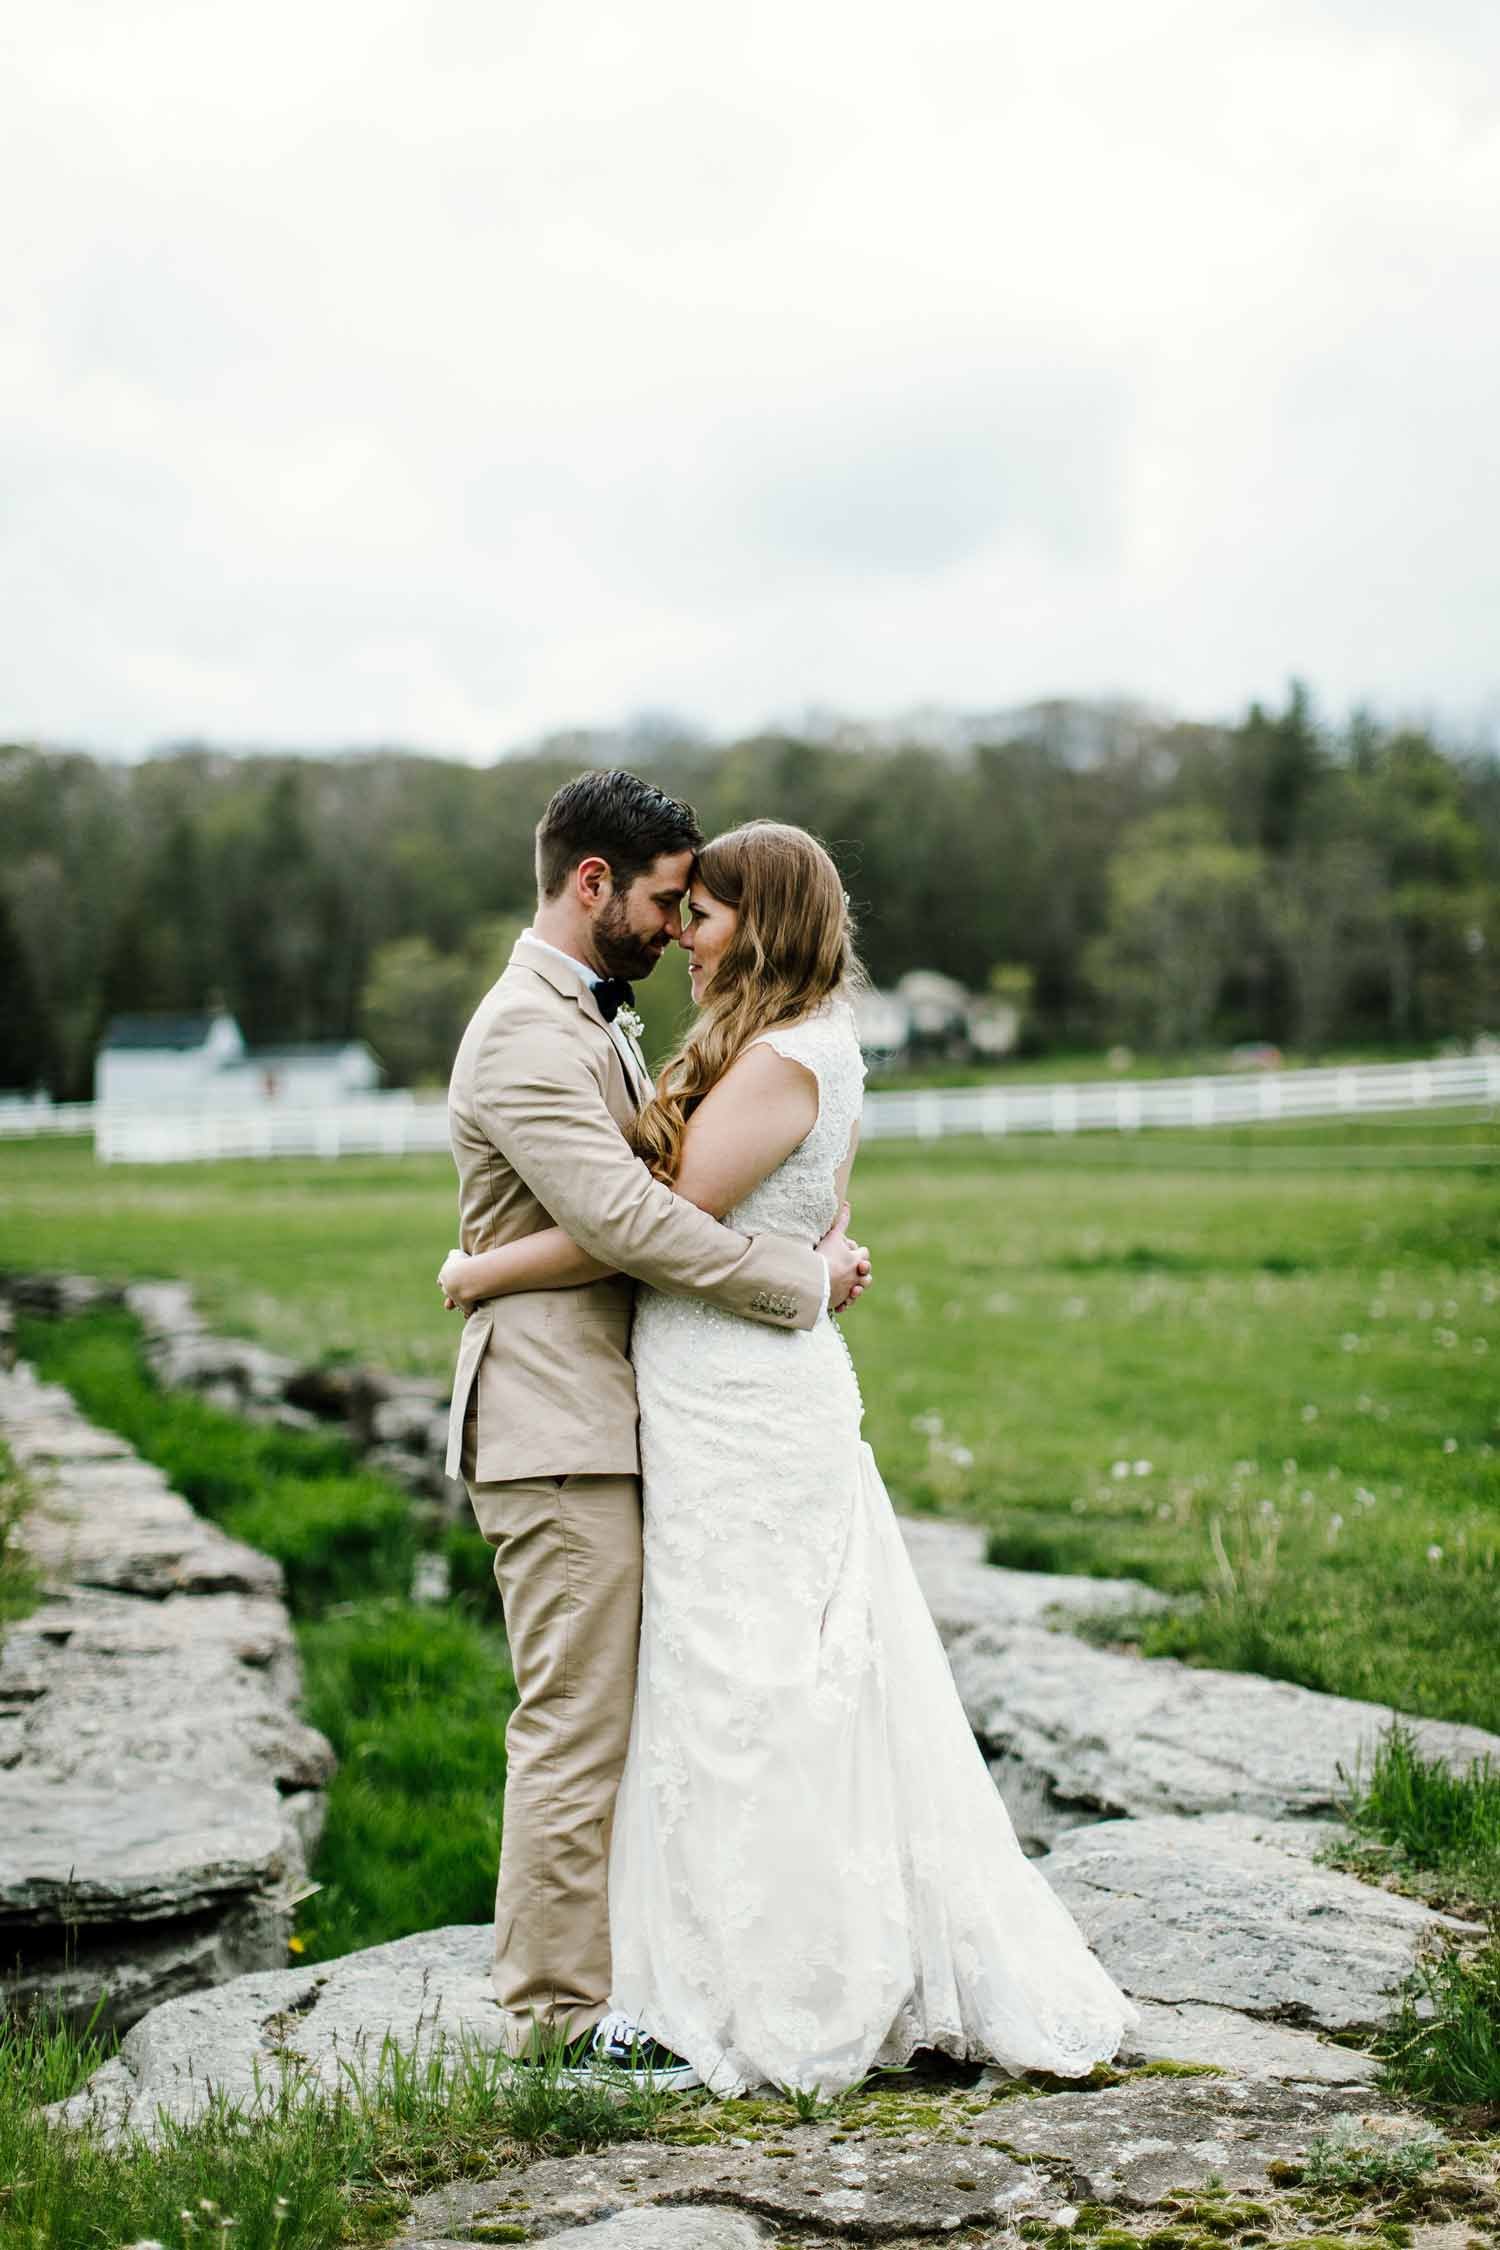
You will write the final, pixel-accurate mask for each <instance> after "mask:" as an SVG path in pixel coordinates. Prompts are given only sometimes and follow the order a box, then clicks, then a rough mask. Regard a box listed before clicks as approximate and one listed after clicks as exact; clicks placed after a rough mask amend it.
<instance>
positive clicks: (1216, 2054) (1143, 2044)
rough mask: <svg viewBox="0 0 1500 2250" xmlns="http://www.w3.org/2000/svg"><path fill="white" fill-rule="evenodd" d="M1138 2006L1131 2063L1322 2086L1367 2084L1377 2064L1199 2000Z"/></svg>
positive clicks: (1310, 2035) (1128, 2054)
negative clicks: (1203, 2067) (1209, 2068)
mask: <svg viewBox="0 0 1500 2250" xmlns="http://www.w3.org/2000/svg"><path fill="white" fill-rule="evenodd" d="M1136 2005H1137V2007H1138V2009H1139V2011H1140V2019H1141V2020H1140V2022H1139V2024H1138V2025H1137V2026H1136V2028H1135V2030H1134V2031H1133V2032H1132V2033H1131V2034H1130V2037H1129V2042H1128V2045H1127V2047H1126V2050H1125V2056H1124V2059H1125V2060H1126V2061H1129V2062H1179V2063H1212V2064H1213V2065H1214V2066H1215V2067H1216V2068H1217V2069H1219V2070H1223V2071H1225V2072H1227V2073H1229V2074H1230V2075H1231V2076H1233V2077H1235V2078H1292V2079H1297V2080H1299V2081H1301V2082H1303V2083H1306V2084H1319V2085H1324V2086H1368V2085H1371V2084H1373V2082H1374V2079H1375V2075H1376V2071H1377V2070H1378V2068H1379V2065H1378V2064H1377V2062H1376V2060H1375V2057H1374V2056H1373V2055H1367V2054H1363V2053H1362V2052H1361V2051H1360V2049H1359V2048H1357V2047H1340V2046H1338V2045H1336V2044H1335V2042H1334V2041H1333V2040H1331V2039H1320V2038H1319V2037H1318V2034H1317V2033H1316V2032H1315V2031H1303V2030H1301V2029H1299V2028H1298V2027H1297V2026H1296V2025H1294V2024H1287V2023H1264V2022H1262V2021H1261V2020H1260V2018H1259V2017H1256V2016H1239V2015H1236V2014H1235V2012H1234V2010H1233V2009H1232V2008H1218V2007H1209V2006H1206V2005H1203V2004H1201V2003H1199V2002H1197V2001H1188V2002H1185V2003H1182V2004H1179V2005H1177V2006H1175V2007H1174V2006H1172V2005H1170V2004H1169V2003H1167V2002H1165V2001H1160V2000H1138V2001H1137V2003H1136Z"/></svg>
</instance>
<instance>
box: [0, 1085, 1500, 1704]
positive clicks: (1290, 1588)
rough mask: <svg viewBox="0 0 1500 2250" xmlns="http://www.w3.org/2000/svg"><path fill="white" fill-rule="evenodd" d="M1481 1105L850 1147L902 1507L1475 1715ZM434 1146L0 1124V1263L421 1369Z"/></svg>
mask: <svg viewBox="0 0 1500 2250" xmlns="http://www.w3.org/2000/svg"><path fill="white" fill-rule="evenodd" d="M1497 1158H1500V1134H1497V1132H1496V1129H1495V1127H1494V1125H1493V1124H1492V1123H1490V1122H1488V1121H1487V1120H1485V1119H1483V1118H1480V1117H1475V1116H1437V1117H1428V1118H1424V1119H1416V1120H1400V1121H1397V1122H1392V1123H1389V1124H1387V1123H1383V1122H1370V1123H1365V1124H1363V1125H1360V1126H1354V1127H1349V1126H1343V1125H1336V1124H1331V1125H1327V1126H1321V1125H1319V1126H1314V1125H1301V1126H1296V1127H1264V1128H1257V1129H1255V1130H1254V1131H1252V1132H1238V1133H1230V1132H1221V1133H1216V1134H1194V1135H1186V1134H1173V1135H1167V1134H1150V1135H1141V1136H1139V1137H1137V1138H1135V1139H1133V1140H1129V1141H1126V1140H1121V1139H1117V1138H1115V1137H1113V1136H1104V1135H1099V1136H1088V1137H1079V1138H1078V1139H1076V1140H1073V1141H1064V1142H1055V1141H1049V1140H1042V1139H1026V1140H1014V1141H1009V1142H1004V1143H998V1144H992V1145H980V1144H978V1143H957V1142H955V1143H944V1144H941V1145H938V1146H934V1147H929V1148H918V1147H914V1146H910V1145H904V1144H903V1145H895V1144H886V1145H880V1144H876V1145H874V1146H872V1147H871V1148H870V1149H869V1150H868V1151H867V1152H866V1154H865V1155H864V1156H863V1157H862V1158H861V1161H860V1165H859V1168H858V1172H857V1175H856V1181H855V1189H854V1200H855V1208H856V1227H857V1231H858V1232H859V1233H860V1234H861V1236H862V1238H864V1239H866V1240H868V1241H870V1242H871V1243H872V1244H873V1246H874V1249H875V1253H876V1257H877V1287H876V1289H875V1291H874V1292H873V1293H872V1294H871V1296H870V1298H869V1299H868V1300H867V1301H866V1303H864V1304H862V1305H861V1306H860V1307H858V1308H857V1310H856V1311H855V1313H854V1314H853V1315H852V1316H851V1318H850V1322H849V1327H848V1334H849V1338H850V1343H851V1346H852V1348H853V1351H854V1355H855V1359H856V1363H857V1365H858V1368H859V1372H860V1376H861V1380H862V1384H863V1388H864V1392H865V1399H866V1429H867V1434H868V1435H869V1437H870V1439H871V1441H872V1443H873V1444H874V1446H875V1449H876V1452H877V1455H878V1457H879V1459H880V1461H881V1464H882V1467H883V1469H884V1472H885V1475H886V1478H887V1482H888V1483H889V1485H890V1487H891V1491H892V1494H893V1496H894V1498H895V1499H896V1502H897V1504H898V1506H903V1507H906V1508H916V1509H924V1508H925V1509H932V1508H936V1509H942V1510H944V1511H947V1512H951V1513H954V1514H958V1515H963V1516H967V1517H969V1518H971V1519H973V1520H975V1521H977V1522H979V1523H981V1524H983V1525H985V1526H986V1527H988V1529H989V1530H990V1532H991V1534H992V1541H993V1548H992V1551H993V1553H994V1555H995V1557H996V1559H998V1560H1005V1561H1010V1562H1013V1563H1017V1564H1021V1565H1024V1566H1031V1567H1045V1568H1049V1569H1056V1568H1061V1569H1077V1570H1085V1571H1105V1572H1114V1571H1127V1572H1131V1573H1134V1574H1137V1575H1139V1576H1141V1577H1142V1578H1145V1579H1147V1580H1149V1581H1150V1582H1151V1583H1153V1584H1156V1585H1159V1586H1163V1587H1166V1588H1167V1589H1169V1590H1172V1591H1197V1592H1201V1593H1202V1594H1204V1595H1205V1596H1206V1597H1207V1598H1206V1600H1205V1601H1204V1603H1203V1604H1202V1606H1201V1607H1200V1608H1199V1609H1198V1610H1197V1611H1195V1612H1193V1613H1192V1614H1190V1615H1187V1616H1184V1617H1181V1618H1178V1619H1174V1620H1171V1621H1169V1622H1168V1623H1167V1624H1166V1625H1164V1626H1163V1625H1157V1626H1152V1627H1150V1628H1146V1629H1144V1638H1145V1645H1146V1646H1147V1647H1148V1648H1150V1649H1153V1650H1156V1651H1163V1650H1168V1649H1170V1650H1174V1651H1176V1652H1178V1653H1181V1654H1184V1655H1188V1656H1194V1657H1197V1658H1199V1659H1200V1660H1204V1661H1208V1662H1214V1663H1227V1664H1237V1665H1247V1666H1250V1667H1252V1668H1255V1669H1260V1670H1266V1671H1271V1672H1277V1673H1282V1674H1284V1675H1286V1676H1288V1677H1292V1678H1296V1679H1301V1680H1303V1681H1306V1682H1308V1683H1309V1684H1312V1685H1315V1686H1319V1687H1325V1688H1328V1689H1332V1690H1335V1691H1337V1692H1340V1693H1344V1694H1353V1695H1368V1696H1371V1697H1374V1698H1377V1699H1380V1700H1388V1701H1391V1702H1393V1703H1395V1704H1396V1705H1398V1706H1399V1707H1400V1708H1402V1709H1404V1710H1408V1711H1412V1712H1421V1713H1435V1714H1440V1715H1444V1716H1450V1717H1457V1718H1466V1719H1471V1720H1474V1721H1476V1722H1478V1723H1480V1724H1483V1725H1487V1726H1489V1727H1492V1728H1495V1729H1497V1730H1500V1667H1497V1666H1496V1664H1495V1662H1494V1648H1495V1645H1496V1640H1497V1633H1500V1452H1497V1447H1500V1383H1497V1374H1500V1193H1497V1188H1500V1177H1497V1172H1496V1169H1495V1166H1496V1160H1497ZM453 1205H454V1199H453V1179H452V1172H451V1168H450V1167H449V1165H448V1164H447V1162H446V1160H443V1159H430V1160H428V1159H406V1160H403V1161H399V1162H388V1161H382V1160H377V1159H370V1160H353V1161H345V1162H342V1163H339V1164H337V1165H326V1166H325V1165H320V1164H318V1163H316V1162H314V1161H308V1162H305V1163H301V1162H289V1163H277V1164H268V1165H256V1164H248V1163H247V1164H240V1165H225V1166H203V1167H200V1166H178V1167H171V1168H161V1169H148V1168H129V1169H127V1168H116V1169H106V1168H101V1167H98V1166H96V1165H95V1163H94V1161H93V1158H92V1154H91V1152H90V1150H89V1149H88V1148H87V1147H80V1146H64V1145H49V1144H46V1143H32V1144H26V1145H21V1146H11V1147H8V1148H4V1149H0V1264H3V1265H10V1266H14V1267H18V1268H27V1267H37V1266H65V1267H70V1268H73V1269H76V1270H80V1271H84V1272H93V1273H101V1274H109V1275H114V1276H119V1277H126V1276H131V1275H145V1274H176V1275H181V1276H183V1277H184V1278H186V1279H188V1280H191V1281H192V1282H193V1283H194V1284H195V1286H196V1287H197V1288H198V1290H199V1292H200V1295H201V1297H202V1301H203V1303H204V1306H205V1309H206V1310H207V1312H208V1314H209V1315H210V1317H211V1318H213V1319H214V1320H216V1321H218V1322H219V1323H221V1324H222V1325H224V1326H226V1327H232V1328H237V1329H241V1330H248V1331H249V1332H251V1333H254V1334H256V1335H259V1336H261V1337H263V1338H264V1339H265V1340H266V1341H268V1342H270V1343H272V1344H275V1345H277V1346H279V1347H281V1348H284V1349H287V1350H290V1351H293V1352H297V1353H305V1354H308V1355H311V1356H321V1355H324V1354H328V1353H353V1354H358V1355H361V1356H367V1357H369V1358H372V1359H375V1360H377V1361H380V1362H383V1363H384V1364H386V1365H389V1366H392V1367H395V1368H400V1369H406V1370H416V1371H425V1372H429V1373H436V1372H441V1371H445V1370H446V1368H447V1366H448V1364H449V1359H450V1354H451V1351H452V1348H453V1341H454V1329H453V1325H452V1316H447V1317H445V1316H444V1315H443V1314H442V1313H441V1312H440V1311H439V1309H438V1299H437V1292H436V1290H435V1289H434V1288H433V1286H432V1280H431V1276H432V1275H433V1273H434V1272H435V1271H436V1268H437V1265H438V1263H439V1261H440V1259H441V1257H442V1254H443V1252H444V1250H445V1249H446V1248H447V1246H448V1244H449V1242H450V1241H451V1239H452V1233H453V1223H452V1222H453Z"/></svg>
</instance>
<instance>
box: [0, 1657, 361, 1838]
mask: <svg viewBox="0 0 1500 2250" xmlns="http://www.w3.org/2000/svg"><path fill="white" fill-rule="evenodd" d="M12 1694H14V1695H16V1696H17V1697H18V1698H19V1699H20V1712H19V1728H18V1729H8V1730H7V1739H8V1742H9V1743H10V1750H9V1752H8V1755H9V1756H10V1757H11V1759H12V1770H13V1772H14V1771H16V1770H17V1769H19V1771H21V1772H24V1774H25V1776H26V1780H27V1783H28V1785H29V1786H31V1787H38V1786H43V1785H47V1786H53V1787H55V1786H57V1785H58V1784H61V1783H63V1782H72V1783H76V1784H77V1785H78V1786H79V1787H80V1788H81V1789H83V1788H100V1789H113V1790H114V1791H115V1792H116V1793H117V1794H119V1795H121V1796H129V1795H130V1794H132V1793H133V1792H134V1791H135V1790H137V1789H138V1788H140V1787H145V1786H149V1785H151V1784H152V1783H153V1782H155V1781H158V1780H163V1779H170V1781H171V1782H172V1783H173V1784H174V1785H175V1786H176V1787H179V1788H183V1789H186V1788H189V1787H199V1786H203V1787H207V1788H210V1789H211V1788H214V1787H218V1786H221V1785H224V1784H227V1783H231V1782H234V1781H237V1780H240V1779H244V1780H247V1781H250V1780H253V1781H257V1782H273V1783H276V1784H278V1785H279V1786H280V1787H281V1788H283V1789H313V1788H319V1787H321V1786H322V1785H323V1784H324V1783H325V1782H326V1781H327V1780H328V1779H329V1777H330V1775H331V1774H332V1772H333V1765H334V1759H333V1752H332V1750H331V1749H330V1748H329V1745H328V1742H327V1740H326V1739H325V1737H324V1736H323V1735H321V1734H319V1733H318V1732H317V1730H316V1729H315V1728H313V1727H310V1726H308V1725H307V1723H306V1722H305V1720H302V1719H299V1718H298V1717H297V1716H296V1715H295V1713H294V1712H293V1710H292V1709H291V1707H290V1704H289V1703H288V1702H286V1701H284V1700H283V1699H282V1697H281V1695H280V1694H279V1693H278V1692H277V1683H276V1681H275V1678H274V1676H268V1675H267V1673H266V1672H265V1671H263V1670H260V1669H258V1668H256V1667H253V1666H251V1665H248V1664H245V1663H244V1662H243V1661H241V1660H240V1659H238V1658H237V1657H236V1656H235V1655H234V1654H233V1653H232V1652H230V1651H229V1650H227V1649H225V1648H224V1647H223V1646H222V1645H220V1644H216V1643H215V1642H213V1641H211V1640H208V1639H207V1638H204V1639H200V1640H196V1641H195V1640H191V1639H187V1638H186V1637H184V1640H183V1642H182V1643H181V1644H180V1645H179V1646H178V1647H177V1648H175V1649H172V1648H166V1649H157V1650H150V1651H145V1650H143V1651H141V1652H139V1653H137V1654H134V1655H129V1656H126V1655H123V1654H117V1653H113V1652H106V1651H101V1650H97V1649H93V1648H89V1647H87V1646H81V1647H80V1646H76V1645H75V1644H73V1643H71V1642H64V1643H61V1644H48V1643H46V1642H39V1641H38V1640H37V1639H36V1638H35V1637H34V1636H22V1635H20V1634H18V1635H17V1636H16V1637H15V1640H14V1642H7V1644H6V1647H5V1649H4V1651H3V1653H0V1700H3V1699H4V1698H6V1697H7V1696H9V1695H12ZM6 1798H7V1782H6V1779H5V1777H3V1776H0V1804H3V1803H4V1802H5V1801H6Z"/></svg>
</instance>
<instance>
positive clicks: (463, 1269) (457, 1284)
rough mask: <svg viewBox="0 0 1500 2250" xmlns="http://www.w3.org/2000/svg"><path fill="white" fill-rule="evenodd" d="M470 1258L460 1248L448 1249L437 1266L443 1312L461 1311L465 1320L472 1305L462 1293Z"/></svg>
mask: <svg viewBox="0 0 1500 2250" xmlns="http://www.w3.org/2000/svg"><path fill="white" fill-rule="evenodd" d="M470 1263H471V1260H470V1259H468V1258H467V1257H466V1256H465V1255H464V1253H463V1251H462V1250H450V1251H449V1252H448V1255H447V1257H446V1258H445V1259H444V1260H443V1262H442V1264H441V1266H439V1268H438V1277H437V1285H438V1287H439V1289H441V1290H442V1292H443V1310H444V1312H461V1313H462V1314H463V1316H464V1318H465V1319H466V1320H467V1319H468V1317H469V1314H470V1312H471V1311H472V1310H473V1307H472V1306H471V1305H470V1304H469V1302H468V1300H467V1298H466V1296H465V1294H464V1281H465V1279H466V1277H467V1274H468V1270H469V1266H470Z"/></svg>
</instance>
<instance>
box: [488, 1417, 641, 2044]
mask: <svg viewBox="0 0 1500 2250" xmlns="http://www.w3.org/2000/svg"><path fill="white" fill-rule="evenodd" d="M465 1453H466V1455H467V1457H468V1461H469V1462H471V1461H472V1458H473V1454H472V1446H471V1445H470V1446H466V1447H465ZM466 1466H467V1462H466ZM469 1498H470V1500H471V1502H472V1503H473V1508H474V1514H475V1517H476V1519H477V1521H478V1524H479V1528H480V1530H481V1531H482V1532H483V1533H484V1536H485V1538H486V1539H487V1540H488V1542H489V1544H490V1545H491V1547H493V1548H494V1550H495V1582H496V1584H497V1585H498V1586H499V1588H500V1599H501V1601H502V1602H503V1603H504V1605H505V1631H506V1637H507V1639H508V1641H509V1643H510V1656H511V1665H512V1668H513V1670H514V1672H515V1676H516V1687H517V1690H518V1692H519V1696H520V1701H519V1702H518V1704H517V1705H516V1708H515V1711H514V1712H513V1713H512V1715H511V1721H510V1725H509V1726H508V1727H507V1729H506V1733H505V1757H506V1780H505V1820H504V1826H503V1829H502V1832H501V1843H500V1879H499V1882H498V1884H497V1886H496V1891H495V1959H494V1969H493V1979H494V1986H495V1997H496V1999H497V2000H498V2001H499V2003H500V2006H501V2007H502V2009H503V2010H504V2011H505V2014H506V2016H507V2018H508V2019H509V2020H508V2023H507V2025H506V2027H505V2035H504V2036H505V2043H506V2046H507V2047H508V2049H509V2051H510V2052H511V2053H512V2054H524V2053H525V2052H526V2051H527V2049H528V2048H529V2047H530V2046H531V2044H532V2043H533V2041H534V2039H535V2038H536V2037H537V2036H539V2035H540V2036H541V2037H542V2038H544V2039H550V2038H553V2037H557V2036H562V2037H565V2038H572V2037H576V2036H577V2034H578V2033H580V2032H583V2031H587V2030H588V2029H589V2027H590V2026H591V2025H592V2024H595V2023H597V2022H598V2021H599V2018H600V2017H601V2016H602V2015H603V2014H604V2013H605V2009H606V2006H607V2004H608V2000H609V1986H610V1954H609V1896H608V1890H607V1875H608V1868H609V1841H610V1832H611V1829H612V1827H613V1823H614V1810H615V1792H616V1790H617V1788H618V1786H619V1781H620V1772H621V1769H622V1767H623V1766H624V1763H625V1750H626V1746H627V1744H628V1742H629V1740H630V1720H631V1714H632V1711H633V1710H634V1707H635V1668H636V1654H637V1649H638V1646H639V1642H640V1625H641V1493H640V1480H639V1478H637V1477H628V1476H615V1477H605V1476H578V1477H530V1478H527V1479H525V1480H524V1481H520V1482H516V1483H505V1484H479V1483H476V1482H475V1481H473V1479H472V1478H470V1480H469Z"/></svg>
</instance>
